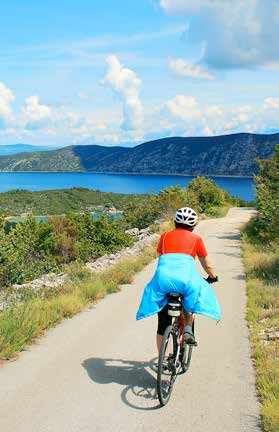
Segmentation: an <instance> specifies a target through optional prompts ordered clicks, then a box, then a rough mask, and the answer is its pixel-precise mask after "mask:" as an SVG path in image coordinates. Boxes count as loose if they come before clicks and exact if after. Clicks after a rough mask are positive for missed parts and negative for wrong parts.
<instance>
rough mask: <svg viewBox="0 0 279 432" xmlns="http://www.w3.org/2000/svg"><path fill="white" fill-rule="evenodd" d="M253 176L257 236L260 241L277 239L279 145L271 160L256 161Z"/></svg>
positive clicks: (278, 219) (278, 220)
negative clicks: (257, 212)
mask: <svg viewBox="0 0 279 432" xmlns="http://www.w3.org/2000/svg"><path fill="white" fill-rule="evenodd" d="M258 164H259V166H260V172H259V174H258V175H257V176H255V182H256V202H257V209H258V211H259V220H258V224H257V229H258V234H259V236H260V237H261V238H262V239H266V240H272V239H276V238H277V239H278V238H279V145H277V146H276V148H275V155H274V156H273V157H272V158H271V159H267V160H263V161H258Z"/></svg>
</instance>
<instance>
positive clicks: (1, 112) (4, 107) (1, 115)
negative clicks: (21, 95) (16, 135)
mask: <svg viewBox="0 0 279 432" xmlns="http://www.w3.org/2000/svg"><path fill="white" fill-rule="evenodd" d="M14 100H15V96H14V95H13V93H12V91H11V90H10V89H9V88H8V87H6V86H5V84H3V83H2V82H0V127H1V125H2V126H5V125H6V124H7V123H8V122H9V121H11V120H12V116H13V114H12V108H11V104H12V102H13V101H14Z"/></svg>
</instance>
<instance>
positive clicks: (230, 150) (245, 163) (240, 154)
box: [0, 133, 279, 176]
mask: <svg viewBox="0 0 279 432" xmlns="http://www.w3.org/2000/svg"><path fill="white" fill-rule="evenodd" d="M277 143H279V134H278V133H277V134H270V135H259V134H248V133H240V134H233V135H223V136H216V137H192V138H183V137H173V138H163V139H158V140H154V141H149V142H146V143H143V144H140V145H137V146H136V147H133V148H127V147H119V146H118V147H104V146H98V145H83V146H70V147H64V148H62V149H58V150H53V151H50V152H49V151H41V152H32V153H19V154H17V155H11V156H1V157H0V171H87V172H90V171H91V172H103V173H112V172H113V173H142V174H144V173H152V174H192V175H233V176H252V175H253V174H254V173H255V172H256V171H257V164H256V162H255V160H256V159H267V158H269V157H271V155H272V154H273V153H274V147H275V144H277Z"/></svg>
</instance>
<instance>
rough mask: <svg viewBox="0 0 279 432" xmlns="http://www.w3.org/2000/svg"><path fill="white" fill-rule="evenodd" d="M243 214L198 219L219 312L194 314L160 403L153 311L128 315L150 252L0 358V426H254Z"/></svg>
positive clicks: (74, 429) (108, 430)
mask: <svg viewBox="0 0 279 432" xmlns="http://www.w3.org/2000/svg"><path fill="white" fill-rule="evenodd" d="M251 214H252V211H251V210H247V209H231V210H230V211H229V214H228V215H227V216H226V217H225V218H222V219H215V220H208V221H204V222H202V223H201V224H200V225H199V227H198V230H197V232H199V233H200V234H201V235H202V236H203V237H204V240H205V243H206V245H207V248H208V251H209V253H210V256H211V257H212V260H213V262H214V263H215V265H216V270H217V273H218V275H219V280H220V282H219V283H218V284H215V285H214V287H215V290H216V292H217V295H218V298H219V300H220V303H221V306H222V309H223V317H222V321H221V322H220V323H219V324H218V325H216V323H215V322H214V321H212V320H210V319H209V318H205V317H202V316H198V317H197V318H196V335H197V340H198V343H199V345H198V347H197V348H195V349H194V353H193V357H192V364H191V368H190V370H189V371H188V373H187V374H185V375H182V376H180V377H178V379H177V381H176V383H175V388H174V390H173V394H172V397H171V400H170V402H169V404H168V405H167V406H166V407H164V408H160V407H159V404H158V400H157V396H156V373H155V363H156V357H157V353H156V348H155V333H156V317H151V318H148V319H144V320H142V321H139V322H136V320H135V314H136V311H137V308H138V305H139V302H140V298H141V294H142V291H143V288H144V285H145V284H146V283H147V282H148V281H149V279H150V278H151V276H152V274H153V272H154V270H155V268H156V261H155V262H153V263H152V264H150V265H149V266H147V267H146V268H145V269H144V270H143V271H142V272H141V273H140V274H138V275H137V276H136V278H135V281H134V283H133V284H132V285H126V286H124V287H123V289H122V291H121V292H120V293H117V294H112V295H109V296H107V297H106V298H105V299H103V300H102V301H100V302H99V303H98V304H97V305H94V306H92V307H91V308H89V309H88V310H86V311H84V312H83V313H81V314H79V315H77V316H75V317H74V318H72V319H69V320H65V321H64V322H63V323H62V324H61V325H59V326H57V327H56V328H55V329H53V330H51V331H49V332H48V333H47V335H46V336H44V337H43V338H41V339H40V340H39V341H38V342H37V343H36V345H33V346H31V347H29V348H28V350H27V351H25V352H23V353H22V354H21V355H20V357H19V359H17V360H16V361H15V362H11V363H8V364H5V365H4V366H2V367H0V430H1V431H3V432H79V431H81V432H89V431H90V432H92V431H105V432H112V431H113V432H118V431H119V432H120V431H121V432H125V431H129V432H133V431H137V432H145V431H146V432H147V431H148V432H153V431H156V432H157V431H174V430H179V431H192V432H205V431H206V432H213V431H214V432H243V431H247V432H254V431H260V430H261V428H260V415H259V408H260V407H259V403H258V401H257V397H256V390H255V376H254V370H253V367H252V362H251V357H250V346H249V339H248V329H247V325H246V320H245V309H246V292H245V288H246V287H245V279H244V274H243V266H242V263H241V244H240V240H239V228H240V226H241V225H242V224H243V223H244V222H245V221H247V220H248V219H249V218H250V216H251Z"/></svg>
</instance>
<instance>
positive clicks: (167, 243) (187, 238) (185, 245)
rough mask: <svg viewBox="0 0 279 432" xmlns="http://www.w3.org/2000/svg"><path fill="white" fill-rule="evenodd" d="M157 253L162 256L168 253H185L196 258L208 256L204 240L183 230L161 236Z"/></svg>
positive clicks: (178, 229) (177, 229)
mask: <svg viewBox="0 0 279 432" xmlns="http://www.w3.org/2000/svg"><path fill="white" fill-rule="evenodd" d="M157 251H158V253H159V254H160V255H163V254H168V253H183V254H187V255H191V256H192V257H193V258H196V255H198V257H200V258H205V257H206V256H207V250H206V247H205V245H204V242H203V239H202V238H201V237H200V236H198V235H197V234H194V233H193V232H192V231H188V230H186V229H183V228H175V229H174V230H172V231H169V232H165V233H164V234H162V235H161V238H160V241H159V244H158V247H157Z"/></svg>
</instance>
